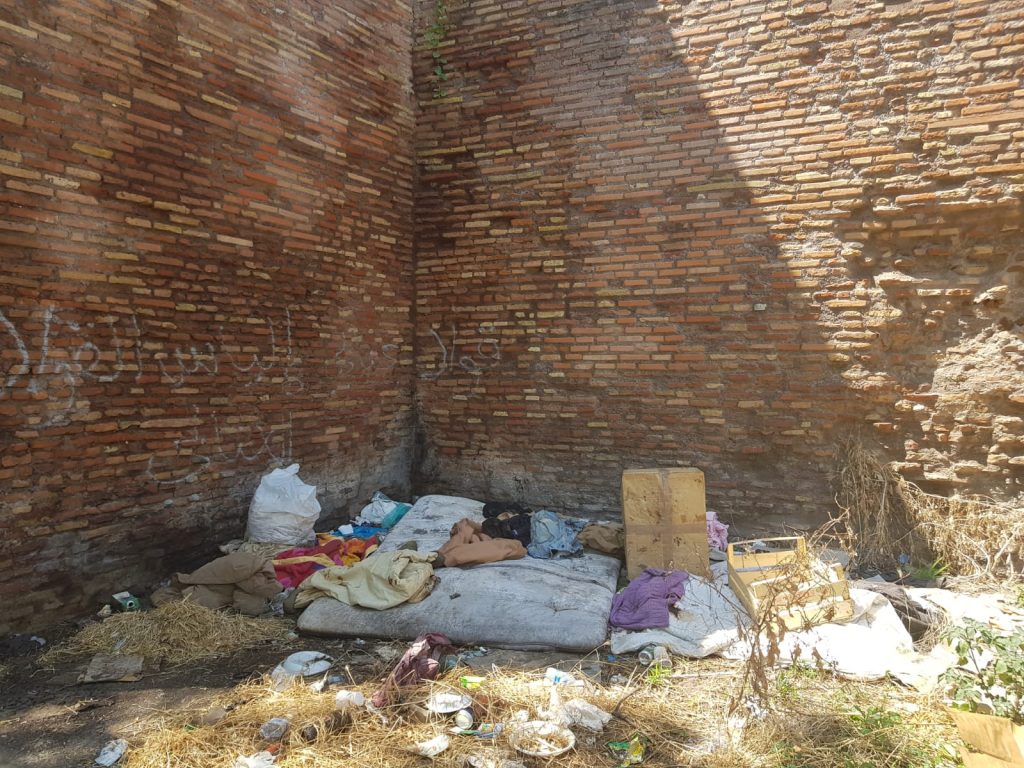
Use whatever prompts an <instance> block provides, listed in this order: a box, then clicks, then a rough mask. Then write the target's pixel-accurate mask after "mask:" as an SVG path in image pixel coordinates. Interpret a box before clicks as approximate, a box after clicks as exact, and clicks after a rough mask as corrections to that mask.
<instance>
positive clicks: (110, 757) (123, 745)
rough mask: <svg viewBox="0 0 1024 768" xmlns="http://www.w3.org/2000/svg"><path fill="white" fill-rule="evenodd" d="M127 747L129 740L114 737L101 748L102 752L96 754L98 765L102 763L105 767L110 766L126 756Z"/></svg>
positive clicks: (108, 767)
mask: <svg viewBox="0 0 1024 768" xmlns="http://www.w3.org/2000/svg"><path fill="white" fill-rule="evenodd" d="M127 749H128V742H127V741H125V740H124V739H114V740H113V741H109V742H107V744H106V745H105V746H104V747H103V749H101V750H100V753H99V754H98V755H96V765H102V766H104V768H110V766H112V765H113V764H114V763H116V762H117V761H118V760H120V759H121V758H122V757H123V756H124V753H125V751H126V750H127Z"/></svg>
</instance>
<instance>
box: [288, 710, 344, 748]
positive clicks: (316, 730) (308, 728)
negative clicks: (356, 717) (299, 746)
mask: <svg viewBox="0 0 1024 768" xmlns="http://www.w3.org/2000/svg"><path fill="white" fill-rule="evenodd" d="M350 725H352V713H351V712H349V711H347V710H344V711H338V712H334V713H332V714H331V715H330V716H329V717H327V718H326V719H325V720H324V722H323V724H322V725H316V724H311V725H305V726H303V727H302V728H300V729H299V736H300V737H301V738H302V740H303V741H316V740H317V739H319V738H321V737H323V736H328V735H330V734H333V733H340V732H341V731H343V730H345V729H346V728H348V727H349V726H350Z"/></svg>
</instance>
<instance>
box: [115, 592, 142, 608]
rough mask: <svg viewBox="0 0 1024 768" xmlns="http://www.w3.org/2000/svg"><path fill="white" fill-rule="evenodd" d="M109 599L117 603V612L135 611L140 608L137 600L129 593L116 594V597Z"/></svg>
mask: <svg viewBox="0 0 1024 768" xmlns="http://www.w3.org/2000/svg"><path fill="white" fill-rule="evenodd" d="M111 597H112V598H113V599H114V602H116V603H117V610H119V611H137V610H139V609H140V608H142V604H141V603H140V602H139V598H137V597H136V596H135V595H133V594H132V593H131V592H118V593H117V594H116V595H111Z"/></svg>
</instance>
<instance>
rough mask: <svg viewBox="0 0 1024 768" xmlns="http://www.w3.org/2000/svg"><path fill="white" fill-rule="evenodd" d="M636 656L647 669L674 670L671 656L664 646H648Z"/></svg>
mask: <svg viewBox="0 0 1024 768" xmlns="http://www.w3.org/2000/svg"><path fill="white" fill-rule="evenodd" d="M636 656H637V659H638V660H639V661H640V663H641V664H643V665H644V666H645V667H653V666H657V667H660V668H661V669H672V657H671V656H669V653H668V649H666V648H665V646H663V645H648V646H647V647H646V648H642V649H641V650H640V652H639V653H638V654H637V655H636Z"/></svg>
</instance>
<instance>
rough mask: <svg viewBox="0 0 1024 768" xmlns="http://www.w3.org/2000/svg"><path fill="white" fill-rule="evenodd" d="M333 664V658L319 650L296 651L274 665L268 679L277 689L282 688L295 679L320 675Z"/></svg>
mask: <svg viewBox="0 0 1024 768" xmlns="http://www.w3.org/2000/svg"><path fill="white" fill-rule="evenodd" d="M333 665H334V659H332V658H331V657H330V656H328V655H327V654H325V653H320V652H319V651H297V652H296V653H293V654H291V655H290V656H289V657H288V658H286V659H285V660H284V661H282V662H281V663H280V664H278V665H277V666H276V667H274V670H273V671H272V672H271V673H270V680H271V682H272V683H273V684H274V687H275V688H276V689H277V690H279V691H280V690H284V689H285V688H287V687H288V686H289V685H291V684H292V683H293V682H294V681H295V680H297V679H300V678H306V677H314V676H316V675H322V674H324V673H325V672H327V670H329V669H330V668H331V667H332V666H333Z"/></svg>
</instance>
